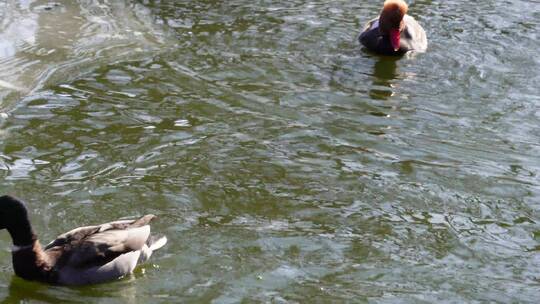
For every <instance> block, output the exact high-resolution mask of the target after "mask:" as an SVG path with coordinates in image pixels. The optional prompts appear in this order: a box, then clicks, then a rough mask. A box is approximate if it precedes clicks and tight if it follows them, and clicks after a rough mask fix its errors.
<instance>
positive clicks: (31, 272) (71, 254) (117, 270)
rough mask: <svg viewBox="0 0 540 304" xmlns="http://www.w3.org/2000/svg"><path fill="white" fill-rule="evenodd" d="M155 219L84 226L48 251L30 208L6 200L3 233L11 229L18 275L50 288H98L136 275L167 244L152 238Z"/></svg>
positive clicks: (1, 210) (0, 211)
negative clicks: (131, 274)
mask: <svg viewBox="0 0 540 304" xmlns="http://www.w3.org/2000/svg"><path fill="white" fill-rule="evenodd" d="M154 217H155V216H154V215H151V214H149V215H145V216H143V217H141V218H139V219H137V220H120V221H115V222H110V223H106V224H101V225H96V226H85V227H79V228H76V229H73V230H71V231H69V232H66V233H64V234H62V235H60V236H58V237H57V238H56V239H55V240H54V241H52V242H51V243H49V244H48V245H47V246H45V248H42V247H41V244H40V243H39V241H38V239H37V236H36V235H35V234H34V231H33V230H32V226H31V225H30V221H29V219H28V212H27V209H26V207H25V205H24V203H23V202H22V201H20V200H18V199H16V198H14V197H11V196H2V197H0V229H7V230H8V232H9V234H10V235H11V238H12V240H13V249H12V260H13V269H14V271H15V274H16V275H18V276H19V277H21V278H23V279H27V280H34V281H40V282H45V283H50V284H60V285H85V284H96V283H102V282H106V281H111V280H114V279H118V278H120V277H122V276H125V275H128V274H130V273H132V272H133V270H134V269H135V267H136V266H137V265H138V264H139V263H143V262H145V261H146V260H148V258H150V256H151V255H152V252H153V251H154V250H157V249H159V248H161V247H163V246H164V245H165V244H166V243H167V238H166V237H161V238H155V237H152V236H151V234H150V225H149V223H150V221H151V220H152V219H153V218H154Z"/></svg>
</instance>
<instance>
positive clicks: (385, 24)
mask: <svg viewBox="0 0 540 304" xmlns="http://www.w3.org/2000/svg"><path fill="white" fill-rule="evenodd" d="M408 9H409V7H408V6H407V3H405V1H403V0H386V1H385V2H384V6H383V9H382V12H381V15H380V17H379V29H380V31H381V33H382V34H384V35H388V36H389V37H390V43H391V44H392V47H393V48H394V51H398V50H399V43H400V36H401V32H402V31H403V29H404V28H405V23H404V22H403V17H405V15H406V14H407V10H408Z"/></svg>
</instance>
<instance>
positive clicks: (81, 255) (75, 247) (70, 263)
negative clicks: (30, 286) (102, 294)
mask: <svg viewBox="0 0 540 304" xmlns="http://www.w3.org/2000/svg"><path fill="white" fill-rule="evenodd" d="M153 218H154V215H146V216H143V217H141V218H139V219H137V220H122V221H115V222H110V223H106V224H102V225H97V226H86V227H80V228H76V229H73V230H71V231H69V232H66V233H64V234H62V235H60V236H58V238H56V239H55V240H54V241H52V242H51V243H50V244H49V245H47V246H46V247H45V251H46V252H50V253H51V254H53V255H56V256H58V259H57V263H56V267H57V269H58V268H62V267H66V266H67V267H73V268H87V267H92V266H99V265H104V264H106V263H108V262H110V261H112V260H114V259H115V258H117V257H118V256H120V255H122V254H124V253H128V252H131V251H137V250H140V249H141V248H142V247H143V246H144V245H145V243H146V241H147V240H148V238H149V236H150V226H149V225H148V223H149V222H150V221H151V220H152V219H153Z"/></svg>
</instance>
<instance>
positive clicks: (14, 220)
mask: <svg viewBox="0 0 540 304" xmlns="http://www.w3.org/2000/svg"><path fill="white" fill-rule="evenodd" d="M1 229H7V230H8V232H9V234H10V235H11V238H12V240H13V244H14V245H16V246H27V245H30V244H32V243H33V242H34V240H35V239H36V237H35V235H34V232H33V231H32V226H31V225H30V220H29V219H28V211H27V210H26V206H25V205H24V203H23V202H22V201H20V200H18V199H16V198H14V197H12V196H9V195H4V196H1V197H0V230H1Z"/></svg>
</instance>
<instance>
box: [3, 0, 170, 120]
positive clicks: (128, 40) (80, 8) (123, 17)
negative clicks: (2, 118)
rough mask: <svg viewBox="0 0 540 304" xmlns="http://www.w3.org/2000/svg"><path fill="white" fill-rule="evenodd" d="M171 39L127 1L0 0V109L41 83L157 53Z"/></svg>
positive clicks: (140, 7)
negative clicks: (52, 0) (5, 0)
mask: <svg viewBox="0 0 540 304" xmlns="http://www.w3.org/2000/svg"><path fill="white" fill-rule="evenodd" d="M173 41H174V40H173V39H170V38H169V36H168V34H167V32H166V31H165V30H164V29H163V28H162V27H161V26H160V25H158V24H156V23H155V22H154V19H153V16H152V14H151V12H150V10H149V9H147V8H146V7H145V6H143V5H141V4H137V3H134V2H131V1H110V2H101V1H93V0H79V1H67V0H64V1H58V2H50V1H40V0H33V1H32V0H30V1H28V0H27V1H23V0H19V1H8V2H5V3H2V4H0V112H6V111H9V110H10V109H11V108H13V107H14V106H16V105H17V101H19V100H21V99H24V97H25V96H27V95H28V94H32V93H35V92H37V91H39V90H42V89H43V88H46V87H47V86H50V85H54V84H58V83H62V82H69V81H72V80H73V79H75V78H77V77H80V76H82V75H84V74H86V73H88V72H90V71H92V70H94V69H96V68H97V67H99V66H101V65H103V64H109V63H113V62H117V61H120V60H135V59H138V58H142V57H145V56H148V54H149V53H150V54H151V53H157V52H160V51H162V50H164V49H167V47H168V46H170V45H172V43H173Z"/></svg>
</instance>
